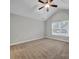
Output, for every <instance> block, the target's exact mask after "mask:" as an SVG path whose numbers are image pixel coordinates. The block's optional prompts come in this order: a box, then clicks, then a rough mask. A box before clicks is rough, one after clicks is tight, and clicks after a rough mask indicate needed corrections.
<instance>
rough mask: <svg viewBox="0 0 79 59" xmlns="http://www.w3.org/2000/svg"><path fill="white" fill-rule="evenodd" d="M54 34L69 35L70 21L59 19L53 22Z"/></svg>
mask: <svg viewBox="0 0 79 59" xmlns="http://www.w3.org/2000/svg"><path fill="white" fill-rule="evenodd" d="M52 35H57V36H67V37H68V36H69V21H68V20H66V21H57V22H53V23H52Z"/></svg>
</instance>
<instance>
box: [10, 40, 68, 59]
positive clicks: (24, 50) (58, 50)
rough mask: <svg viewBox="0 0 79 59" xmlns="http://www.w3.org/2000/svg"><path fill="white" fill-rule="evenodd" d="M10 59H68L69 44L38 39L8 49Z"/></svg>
mask: <svg viewBox="0 0 79 59" xmlns="http://www.w3.org/2000/svg"><path fill="white" fill-rule="evenodd" d="M10 59H69V44H68V43H66V42H62V41H57V40H53V39H39V40H35V41H30V42H26V43H22V44H18V45H14V46H11V47H10Z"/></svg>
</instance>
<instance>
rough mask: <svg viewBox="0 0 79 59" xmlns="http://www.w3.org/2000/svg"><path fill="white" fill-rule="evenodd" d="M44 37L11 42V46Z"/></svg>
mask: <svg viewBox="0 0 79 59" xmlns="http://www.w3.org/2000/svg"><path fill="white" fill-rule="evenodd" d="M42 38H44V37H40V38H35V39H30V40H25V41H19V42H15V43H11V44H10V46H13V45H17V44H21V43H25V42H30V41H33V40H38V39H42Z"/></svg>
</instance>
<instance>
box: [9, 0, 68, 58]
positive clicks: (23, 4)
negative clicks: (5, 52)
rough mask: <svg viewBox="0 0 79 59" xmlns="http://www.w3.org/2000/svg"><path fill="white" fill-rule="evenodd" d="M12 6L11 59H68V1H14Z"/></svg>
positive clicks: (12, 0)
mask: <svg viewBox="0 0 79 59" xmlns="http://www.w3.org/2000/svg"><path fill="white" fill-rule="evenodd" d="M40 1H42V2H45V3H41V2H40ZM50 1H51V2H50ZM10 4H11V6H10V9H11V11H10V24H11V25H10V29H11V31H10V34H11V37H10V50H11V51H10V52H11V53H10V56H11V57H10V58H11V59H69V1H68V0H29V1H28V0H11V2H10ZM47 4H48V5H47ZM52 4H53V7H52V6H51V5H52ZM42 6H44V7H42Z"/></svg>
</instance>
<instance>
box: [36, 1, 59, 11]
mask: <svg viewBox="0 0 79 59" xmlns="http://www.w3.org/2000/svg"><path fill="white" fill-rule="evenodd" d="M52 1H53V0H47V2H43V1H41V0H38V2H40V3H42V4H44V6H42V7H40V8H39V10H40V9H42V8H44V7H45V8H46V9H47V12H48V11H49V7H50V6H51V7H58V5H53V4H51V2H52Z"/></svg>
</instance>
